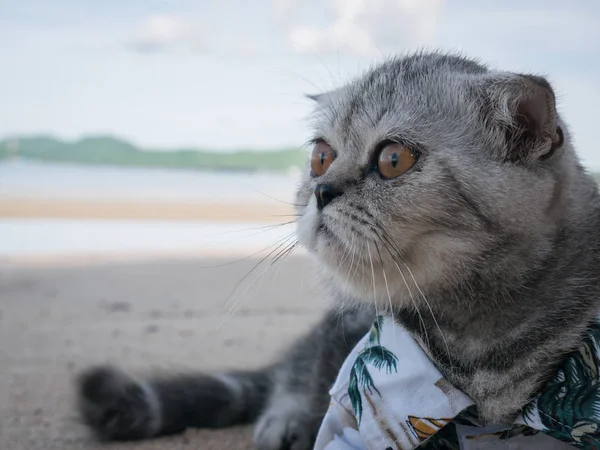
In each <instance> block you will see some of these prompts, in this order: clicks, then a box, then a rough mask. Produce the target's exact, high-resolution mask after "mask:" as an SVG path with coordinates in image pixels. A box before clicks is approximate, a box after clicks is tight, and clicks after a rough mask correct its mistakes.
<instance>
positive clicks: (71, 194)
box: [0, 160, 299, 257]
mask: <svg viewBox="0 0 600 450" xmlns="http://www.w3.org/2000/svg"><path fill="white" fill-rule="evenodd" d="M298 180H299V176H298V174H296V173H289V174H272V173H257V174H242V173H216V172H201V171H188V170H167V169H145V168H123V167H118V168H117V167H101V166H82V165H70V164H46V163H36V162H29V161H23V160H15V161H10V162H4V163H0V198H2V197H4V198H74V199H86V198H89V199H109V200H112V199H128V200H129V199H139V200H145V201H146V200H152V199H160V200H169V199H173V200H198V201H203V200H210V201H218V200H224V201H232V200H234V201H249V202H261V203H267V204H268V203H269V202H277V201H283V202H293V199H294V192H295V189H296V185H297V183H298ZM287 220H288V218H283V219H282V222H286V221H287ZM293 232H294V225H293V224H288V225H284V226H273V225H272V224H257V223H244V222H235V223H234V222H228V223H218V222H177V221H140V220H107V221H102V220H63V219H49V218H42V219H33V220H30V219H20V218H0V256H1V257H11V256H39V255H42V256H44V255H82V254H90V253H110V252H114V253H153V252H170V253H177V252H192V253H193V252H209V253H218V252H220V251H233V252H235V251H237V252H239V253H244V252H245V253H248V252H249V251H254V250H256V249H261V248H264V249H267V248H269V246H271V245H274V244H276V243H277V242H279V243H285V242H288V241H285V239H286V238H287V237H288V236H291V235H292V234H293ZM289 242H291V241H289Z"/></svg>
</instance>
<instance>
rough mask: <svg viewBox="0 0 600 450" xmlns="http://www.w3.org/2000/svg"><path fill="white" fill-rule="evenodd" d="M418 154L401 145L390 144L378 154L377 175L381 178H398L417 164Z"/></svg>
mask: <svg viewBox="0 0 600 450" xmlns="http://www.w3.org/2000/svg"><path fill="white" fill-rule="evenodd" d="M417 157H418V153H417V152H416V151H414V150H412V149H410V148H408V147H405V146H404V145H401V144H396V143H390V144H387V145H386V146H385V147H383V149H382V150H381V153H380V154H379V161H378V165H379V173H380V174H381V176H382V177H383V178H386V179H388V180H389V179H392V178H396V177H399V176H400V175H402V174H403V173H404V172H406V171H407V170H408V169H410V168H411V167H412V166H414V165H415V163H416V162H417Z"/></svg>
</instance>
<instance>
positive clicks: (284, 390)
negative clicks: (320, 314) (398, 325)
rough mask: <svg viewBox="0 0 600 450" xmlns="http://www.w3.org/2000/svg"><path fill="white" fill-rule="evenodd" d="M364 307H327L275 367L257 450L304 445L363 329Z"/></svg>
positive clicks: (367, 317) (367, 315)
mask: <svg viewBox="0 0 600 450" xmlns="http://www.w3.org/2000/svg"><path fill="white" fill-rule="evenodd" d="M372 322H373V314H372V312H371V311H369V310H364V309H361V310H349V311H346V312H345V313H344V314H340V313H339V312H330V313H328V314H327V315H326V317H325V318H324V320H323V321H322V322H321V323H320V324H319V325H318V326H317V327H315V328H314V329H313V330H312V332H311V333H310V334H309V335H308V336H306V337H305V338H304V339H300V340H299V341H298V342H296V344H295V345H294V347H292V349H290V351H289V352H288V354H287V355H286V357H285V358H284V360H283V361H281V363H280V364H279V365H278V367H276V368H275V370H274V372H273V377H274V380H275V383H274V388H273V393H272V395H271V397H270V398H269V400H268V404H267V405H266V408H265V411H264V412H263V414H262V415H261V417H260V418H259V420H258V422H257V424H256V427H255V431H254V442H255V444H256V446H257V448H259V449H261V450H283V449H286V450H309V449H311V448H312V447H313V444H314V440H315V438H316V435H317V432H318V430H319V426H320V424H321V421H322V420H323V416H324V415H325V412H326V411H327V407H328V405H329V389H330V388H331V386H332V384H333V383H334V381H335V378H336V376H337V374H338V372H339V369H340V367H341V365H342V363H343V362H344V360H345V359H346V356H347V355H348V353H349V352H350V350H352V348H353V347H354V346H355V345H356V344H357V342H358V341H359V340H360V339H361V338H362V337H363V336H364V335H365V334H366V333H367V332H368V330H369V327H370V325H371V324H372Z"/></svg>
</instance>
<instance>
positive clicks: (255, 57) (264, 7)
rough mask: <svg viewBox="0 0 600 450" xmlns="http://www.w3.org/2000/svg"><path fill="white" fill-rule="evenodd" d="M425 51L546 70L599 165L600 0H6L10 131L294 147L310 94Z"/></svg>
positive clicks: (1, 105) (1, 83) (2, 116)
mask: <svg viewBox="0 0 600 450" xmlns="http://www.w3.org/2000/svg"><path fill="white" fill-rule="evenodd" d="M492 4H494V5H492ZM423 47H425V48H433V47H436V48H443V49H449V50H460V51H462V52H464V53H465V54H467V55H472V56H476V57H479V58H481V59H482V60H484V61H487V62H489V63H490V64H491V65H492V66H494V67H497V68H504V69H509V70H515V71H529V72H535V73H541V74H544V75H547V76H548V78H549V79H550V81H551V82H552V83H553V84H554V86H555V89H556V91H557V93H558V95H559V107H560V110H561V112H562V114H563V116H564V117H565V118H566V120H567V121H568V122H569V123H570V124H571V128H572V131H573V132H574V134H575V138H576V143H577V147H578V150H579V153H580V154H581V156H582V158H583V159H584V162H585V163H586V164H587V165H588V166H590V167H593V168H595V169H600V151H598V147H599V146H598V144H597V142H596V140H597V137H596V134H595V131H596V130H595V129H596V128H597V127H598V124H597V123H598V118H597V117H596V111H597V109H598V108H599V105H600V2H598V1H597V0H580V1H578V2H572V3H571V4H568V3H567V2H565V1H564V0H563V1H560V2H559V1H543V2H542V1H537V0H534V1H528V2H521V1H513V0H509V1H503V2H501V3H500V2H481V1H474V0H461V1H443V0H302V1H300V0H252V1H246V0H236V1H234V0H202V1H183V0H181V1H170V2H169V1H164V0H163V1H154V0H121V1H118V2H117V1H116V0H105V1H104V2H99V1H88V0H54V1H52V2H49V1H47V0H21V1H7V0H5V1H0V59H1V61H2V65H1V68H0V136H8V135H15V134H21V133H50V134H54V135H57V136H60V137H65V138H77V137H80V136H82V135H88V134H100V133H111V134H115V135H118V136H121V137H123V138H126V139H129V140H132V141H133V142H135V143H137V144H139V145H142V146H147V147H176V146H194V147H206V148H219V149H229V148H237V147H246V148H248V147H250V148H265V147H268V148H271V147H280V146H288V145H289V146H296V145H299V144H302V143H303V142H304V141H305V140H306V138H307V136H308V135H307V133H308V131H307V121H306V117H307V115H308V114H309V112H310V108H311V105H310V102H309V101H307V100H305V99H304V98H303V93H305V92H310V93H314V92H318V91H322V90H326V89H329V88H332V87H335V86H337V85H339V84H341V83H343V82H344V81H345V80H348V79H350V78H352V77H353V76H355V75H357V74H359V73H360V72H361V71H362V70H364V69H366V68H367V67H369V66H370V65H372V64H373V63H375V62H377V61H378V60H380V59H382V58H383V57H384V56H386V55H389V54H392V53H394V52H399V51H400V52H402V51H409V50H412V49H416V48H423Z"/></svg>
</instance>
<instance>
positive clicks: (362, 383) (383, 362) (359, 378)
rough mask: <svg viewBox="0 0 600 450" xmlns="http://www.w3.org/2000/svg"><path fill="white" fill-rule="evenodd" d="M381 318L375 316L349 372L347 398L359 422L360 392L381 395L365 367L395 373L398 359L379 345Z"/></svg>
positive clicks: (360, 413) (360, 412)
mask: <svg viewBox="0 0 600 450" xmlns="http://www.w3.org/2000/svg"><path fill="white" fill-rule="evenodd" d="M383 321H384V317H383V316H377V317H376V318H375V322H374V323H373V326H372V327H371V331H370V333H369V344H368V345H367V346H366V347H365V348H364V349H363V350H362V351H361V352H360V353H359V354H358V356H357V357H356V361H355V362H354V365H353V366H352V369H351V371H350V381H349V384H348V396H349V397H350V402H351V403H352V409H353V410H354V414H355V415H356V417H357V419H358V423H359V424H360V420H361V417H362V411H363V405H362V397H361V395H360V391H361V389H362V391H363V392H364V393H365V394H366V393H367V392H368V393H369V395H373V393H374V392H375V393H377V395H379V396H380V397H381V393H380V392H379V390H378V389H377V387H376V386H375V383H374V382H373V377H371V374H370V373H369V369H368V367H367V365H371V366H373V367H374V368H375V369H377V370H383V369H385V371H386V373H392V372H397V371H398V368H397V362H398V358H397V357H396V355H394V354H393V353H392V352H391V351H389V350H388V349H387V348H385V347H383V346H382V345H381V340H380V337H381V331H382V327H383Z"/></svg>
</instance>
